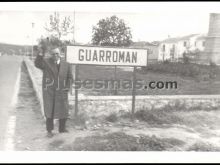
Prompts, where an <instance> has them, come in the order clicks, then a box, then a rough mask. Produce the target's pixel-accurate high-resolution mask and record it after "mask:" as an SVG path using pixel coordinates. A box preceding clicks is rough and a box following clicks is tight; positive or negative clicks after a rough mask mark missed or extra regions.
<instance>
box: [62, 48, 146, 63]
mask: <svg viewBox="0 0 220 165" xmlns="http://www.w3.org/2000/svg"><path fill="white" fill-rule="evenodd" d="M66 60H67V62H69V63H71V64H91V65H118V66H146V65H147V50H146V49H130V48H127V49H124V48H107V47H93V46H67V54H66Z"/></svg>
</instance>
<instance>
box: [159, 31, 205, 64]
mask: <svg viewBox="0 0 220 165" xmlns="http://www.w3.org/2000/svg"><path fill="white" fill-rule="evenodd" d="M204 48H205V35H202V34H191V35H188V36H184V37H177V38H168V39H166V40H164V41H161V42H160V45H159V56H158V61H164V60H169V61H178V60H179V59H181V58H183V53H184V52H186V53H187V52H189V51H192V52H193V51H198V50H199V51H204Z"/></svg>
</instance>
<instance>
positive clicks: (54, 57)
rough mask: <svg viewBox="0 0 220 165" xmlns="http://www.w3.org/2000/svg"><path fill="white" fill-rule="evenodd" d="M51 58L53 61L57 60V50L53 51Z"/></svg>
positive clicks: (58, 55)
mask: <svg viewBox="0 0 220 165" xmlns="http://www.w3.org/2000/svg"><path fill="white" fill-rule="evenodd" d="M52 58H53V60H54V61H58V60H59V59H60V53H59V52H58V51H53V52H52Z"/></svg>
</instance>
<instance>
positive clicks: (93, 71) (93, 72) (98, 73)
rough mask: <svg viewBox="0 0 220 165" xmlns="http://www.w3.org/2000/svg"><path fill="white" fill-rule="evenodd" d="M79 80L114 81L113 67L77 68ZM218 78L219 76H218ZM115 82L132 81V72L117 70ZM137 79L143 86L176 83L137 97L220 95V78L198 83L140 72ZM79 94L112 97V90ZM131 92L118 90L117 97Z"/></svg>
mask: <svg viewBox="0 0 220 165" xmlns="http://www.w3.org/2000/svg"><path fill="white" fill-rule="evenodd" d="M79 68H80V69H79V79H80V80H85V79H93V80H95V79H98V80H114V67H104V66H86V65H81V66H80V67H79ZM219 77H220V76H219ZM116 79H117V80H132V72H130V71H124V70H122V69H121V68H117V74H116ZM137 79H138V80H143V81H144V85H147V84H148V83H149V82H151V81H155V82H158V81H162V82H173V81H175V82H177V89H175V88H173V89H150V88H148V89H145V90H143V89H142V90H137V91H136V93H137V95H181V94H184V95H202V94H220V88H219V80H220V78H218V77H217V78H216V79H211V81H210V80H207V81H199V82H198V80H197V78H194V77H187V76H181V75H176V74H174V73H160V72H155V71H153V70H149V71H147V72H146V73H144V74H143V73H142V72H141V70H138V72H137ZM79 92H81V93H83V94H87V95H114V89H113V88H110V89H83V88H82V89H80V90H79ZM131 93H132V90H130V89H126V90H123V89H120V90H118V92H117V95H131Z"/></svg>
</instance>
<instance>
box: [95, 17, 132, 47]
mask: <svg viewBox="0 0 220 165" xmlns="http://www.w3.org/2000/svg"><path fill="white" fill-rule="evenodd" d="M131 38H132V35H131V31H130V28H129V27H127V26H126V24H125V22H124V20H123V19H119V18H118V17H117V16H115V15H114V16H111V17H110V18H109V17H107V18H106V19H101V20H99V22H98V23H97V26H94V27H93V36H92V43H93V44H94V45H101V46H129V45H130V44H131V42H132V41H131Z"/></svg>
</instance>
